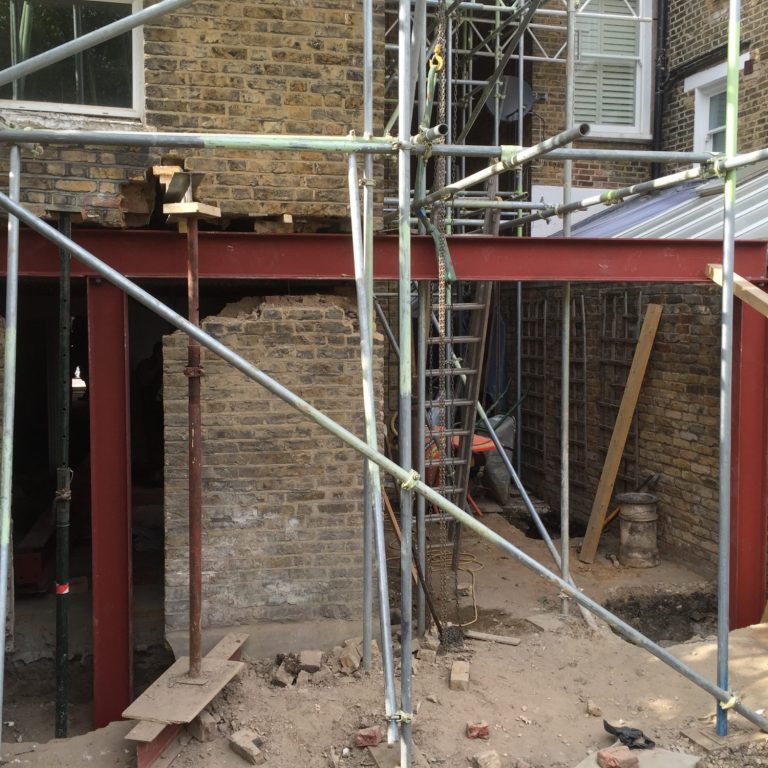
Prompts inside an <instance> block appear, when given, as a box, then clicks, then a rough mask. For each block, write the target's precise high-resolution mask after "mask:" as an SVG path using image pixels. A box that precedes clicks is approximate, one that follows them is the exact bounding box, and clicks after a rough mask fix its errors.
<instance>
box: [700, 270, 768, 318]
mask: <svg viewBox="0 0 768 768" xmlns="http://www.w3.org/2000/svg"><path fill="white" fill-rule="evenodd" d="M707 277H708V278H709V279H710V280H711V281H712V282H713V283H717V285H722V284H723V267H722V265H721V264H707ZM733 295H734V296H735V297H736V298H737V299H741V300H742V301H743V302H744V303H745V304H749V306H750V307H752V309H754V310H756V311H757V312H759V313H760V314H761V315H764V316H765V317H768V293H766V292H765V291H764V290H762V288H758V287H757V286H756V285H754V283H750V282H749V280H747V279H746V278H745V277H742V276H741V275H737V274H736V273H734V275H733Z"/></svg>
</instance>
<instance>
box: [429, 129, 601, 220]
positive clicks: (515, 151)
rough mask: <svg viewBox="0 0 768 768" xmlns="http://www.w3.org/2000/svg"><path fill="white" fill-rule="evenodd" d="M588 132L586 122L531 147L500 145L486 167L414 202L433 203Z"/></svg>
mask: <svg viewBox="0 0 768 768" xmlns="http://www.w3.org/2000/svg"><path fill="white" fill-rule="evenodd" d="M588 133H589V126H588V125H587V124H586V123H582V124H581V125H577V126H574V127H573V128H566V130H564V131H562V132H561V133H558V134H557V135H555V136H552V137H551V138H549V139H545V140H544V141H542V142H541V143H539V144H536V145H535V146H533V147H527V148H525V149H523V148H522V147H516V146H512V147H501V160H499V161H498V162H496V163H494V164H493V165H489V166H488V167H487V168H483V170H482V171H478V172H477V173H473V174H470V175H469V176H467V177H465V178H463V179H459V181H454V182H453V183H452V184H447V185H446V186H444V187H443V188H442V189H436V190H435V191H434V192H430V193H429V194H428V195H426V197H425V198H424V199H423V200H420V201H418V202H417V203H416V205H418V206H422V205H428V204H429V203H434V202H436V201H437V200H445V199H446V198H448V197H452V196H453V195H454V194H456V192H461V191H462V190H464V189H467V188H468V187H473V186H475V184H480V183H481V182H483V181H487V180H488V179H490V178H491V176H498V174H500V173H504V171H511V170H514V169H515V168H518V167H519V166H521V165H523V163H527V162H530V161H531V160H535V159H536V158H537V157H541V156H542V155H546V154H548V153H550V152H552V150H554V149H557V148H558V147H562V146H563V145H564V144H570V143H571V142H572V141H574V139H579V138H581V137H583V136H586V135H587V134H588Z"/></svg>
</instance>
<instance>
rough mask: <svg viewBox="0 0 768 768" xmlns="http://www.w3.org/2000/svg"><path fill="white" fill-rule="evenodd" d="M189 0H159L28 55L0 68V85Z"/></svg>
mask: <svg viewBox="0 0 768 768" xmlns="http://www.w3.org/2000/svg"><path fill="white" fill-rule="evenodd" d="M193 1H194V0H162V1H161V2H159V3H157V4H156V5H153V6H150V7H149V8H145V9H144V10H142V11H138V12H137V13H132V14H131V15H130V16H126V17H125V18H124V19H120V20H118V21H113V22H112V23H111V24H107V25H106V26H104V27H100V28H99V29H95V30H94V31H93V32H89V33H88V34H86V35H82V36H81V37H76V38H75V39H74V40H70V41H68V42H66V43H64V44H62V45H57V46H56V47H55V48H51V49H50V50H48V51H45V52H44V53H40V54H38V55H37V56H32V57H31V58H29V59H26V60H25V61H22V62H19V63H18V64H14V65H13V66H12V67H8V68H7V69H4V70H2V72H0V86H3V85H7V84H8V83H11V82H13V81H14V80H19V79H20V78H22V77H27V75H31V74H33V73H34V72H38V71H40V70H41V69H44V68H45V67H49V66H51V65H52V64H57V63H58V62H60V61H64V59H67V58H69V57H70V56H74V55H75V54H76V53H82V52H83V51H87V50H88V49H89V48H93V46H95V45H99V43H103V42H105V41H106V40H111V39H112V38H114V37H117V36H118V35H122V34H123V33H124V32H129V31H130V30H132V29H134V28H136V27H140V26H141V25H142V24H147V23H148V22H150V21H154V20H155V19H157V18H159V17H160V16H163V15H164V14H166V13H171V12H172V11H176V10H178V9H180V8H183V7H184V6H185V5H191V4H192V2H193Z"/></svg>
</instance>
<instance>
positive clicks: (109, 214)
mask: <svg viewBox="0 0 768 768" xmlns="http://www.w3.org/2000/svg"><path fill="white" fill-rule="evenodd" d="M374 18H375V21H374V37H375V40H376V41H377V46H378V47H377V50H376V55H375V68H376V75H375V78H374V97H375V115H374V117H375V128H374V130H375V131H376V132H378V133H381V132H382V130H383V89H384V66H383V53H384V32H383V24H384V21H383V5H382V4H377V8H376V10H375V16H374ZM144 36H145V46H144V51H145V81H146V91H145V93H146V114H145V119H144V121H130V120H123V121H114V120H112V121H106V120H89V119H86V118H78V119H77V120H76V126H77V127H86V128H92V129H96V130H101V129H112V130H136V131H142V130H153V131H154V130H160V131H186V132H224V133H233V132H243V133H278V134H281V133H293V134H312V135H326V136H344V135H346V134H347V133H348V132H349V131H350V130H355V131H357V132H358V133H361V132H362V128H363V125H362V46H363V40H362V13H361V8H360V6H359V5H355V4H350V3H339V2H338V1H337V0H285V2H279V3H278V2H274V0H267V1H266V2H259V3H252V2H249V0H229V1H228V2H196V3H194V4H193V5H192V6H190V7H189V8H187V9H184V10H182V11H179V12H178V13H174V14H170V15H167V16H165V17H163V18H162V19H161V20H160V22H158V23H157V24H152V25H147V26H145V28H144ZM4 117H5V118H7V120H8V121H10V122H12V123H15V124H17V125H19V126H20V127H27V126H37V127H72V122H71V121H69V122H68V120H69V119H68V118H66V117H62V116H61V115H57V114H55V113H49V114H42V113H38V114H37V116H33V115H30V114H29V113H26V114H17V113H13V114H7V115H4ZM181 155H182V156H183V157H185V158H186V159H187V167H188V169H190V170H195V171H204V172H206V174H207V175H206V178H205V181H204V183H203V185H202V187H201V189H200V192H199V194H200V199H202V200H205V201H207V202H215V203H219V204H220V206H221V209H222V213H223V215H224V216H225V217H241V216H248V215H257V216H259V215H270V214H280V213H284V212H287V213H291V214H293V215H294V216H312V217H315V216H342V217H343V216H346V215H347V195H348V193H347V187H346V159H345V158H344V157H342V156H340V155H338V154H337V155H324V154H321V153H317V152H316V153H297V152H292V153H263V152H262V153H254V152H236V151H226V150H185V151H184V152H181ZM162 156H163V153H162V151H161V150H159V149H158V150H153V151H137V152H132V151H130V150H127V149H121V148H109V147H107V148H105V147H98V148H94V147H90V148H85V149H81V148H62V147H24V148H23V151H22V159H23V173H24V176H23V199H24V202H25V203H26V204H28V205H29V206H30V207H31V208H33V209H34V210H35V212H37V213H39V214H42V213H43V212H44V211H45V209H46V208H47V207H51V206H52V205H69V206H76V207H78V208H80V209H82V210H83V211H84V214H85V215H86V216H87V217H88V219H89V220H90V221H92V222H94V223H100V224H104V225H107V226H134V225H137V224H142V223H144V222H143V221H142V217H146V215H147V214H148V213H149V211H148V210H145V209H147V204H146V202H145V200H144V197H145V196H144V195H143V194H142V190H141V188H142V186H143V180H144V174H145V171H146V169H147V168H148V166H150V165H155V164H158V163H160V162H161V159H162ZM7 157H8V149H7V147H0V174H5V173H6V172H7V171H6V168H7ZM131 180H132V183H130V184H129V185H128V186H127V187H125V186H123V185H125V184H126V183H128V182H131ZM150 207H151V203H150Z"/></svg>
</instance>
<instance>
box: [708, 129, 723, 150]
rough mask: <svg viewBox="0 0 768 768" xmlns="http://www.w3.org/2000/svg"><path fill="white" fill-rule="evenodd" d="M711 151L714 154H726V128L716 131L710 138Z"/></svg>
mask: <svg viewBox="0 0 768 768" xmlns="http://www.w3.org/2000/svg"><path fill="white" fill-rule="evenodd" d="M709 144H710V146H709V149H710V150H711V151H712V152H725V128H722V129H720V130H719V131H715V132H714V133H712V134H711V135H710V137H709Z"/></svg>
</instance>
